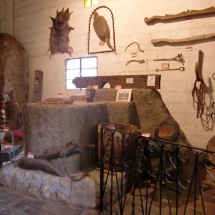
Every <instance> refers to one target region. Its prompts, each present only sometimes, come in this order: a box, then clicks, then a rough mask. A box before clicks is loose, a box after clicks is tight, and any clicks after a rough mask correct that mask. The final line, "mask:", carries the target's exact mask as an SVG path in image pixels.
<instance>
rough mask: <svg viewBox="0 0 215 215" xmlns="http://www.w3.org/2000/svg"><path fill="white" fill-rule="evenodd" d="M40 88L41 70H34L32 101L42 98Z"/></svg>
mask: <svg viewBox="0 0 215 215" xmlns="http://www.w3.org/2000/svg"><path fill="white" fill-rule="evenodd" d="M42 88H43V72H42V71H40V70H36V71H35V75H34V89H33V96H32V102H33V103H34V102H40V101H41V100H42Z"/></svg>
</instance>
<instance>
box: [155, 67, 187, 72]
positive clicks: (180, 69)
mask: <svg viewBox="0 0 215 215" xmlns="http://www.w3.org/2000/svg"><path fill="white" fill-rule="evenodd" d="M170 70H179V71H181V72H183V71H184V70H185V68H184V67H183V66H182V67H179V68H176V69H156V72H159V71H170Z"/></svg>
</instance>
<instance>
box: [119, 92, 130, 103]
mask: <svg viewBox="0 0 215 215" xmlns="http://www.w3.org/2000/svg"><path fill="white" fill-rule="evenodd" d="M131 93H132V89H119V90H117V95H116V101H125V102H130V101H131Z"/></svg>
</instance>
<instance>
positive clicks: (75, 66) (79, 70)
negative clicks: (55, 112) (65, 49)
mask: <svg viewBox="0 0 215 215" xmlns="http://www.w3.org/2000/svg"><path fill="white" fill-rule="evenodd" d="M65 64H66V89H67V90H70V89H77V88H76V87H75V85H74V84H73V83H72V81H73V79H74V78H75V77H86V76H97V57H84V58H73V59H66V62H65Z"/></svg>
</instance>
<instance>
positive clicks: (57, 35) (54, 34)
mask: <svg viewBox="0 0 215 215" xmlns="http://www.w3.org/2000/svg"><path fill="white" fill-rule="evenodd" d="M71 14H72V12H71V13H70V12H69V8H67V9H66V10H64V8H63V9H62V10H61V11H59V12H58V10H57V15H56V18H52V17H50V18H51V19H52V27H51V28H50V29H51V33H50V40H49V50H50V51H51V55H54V54H56V53H68V54H69V55H71V53H72V51H73V50H72V47H70V46H69V33H70V31H71V30H74V28H72V27H70V26H69V23H68V22H69V19H70V15H71Z"/></svg>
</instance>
